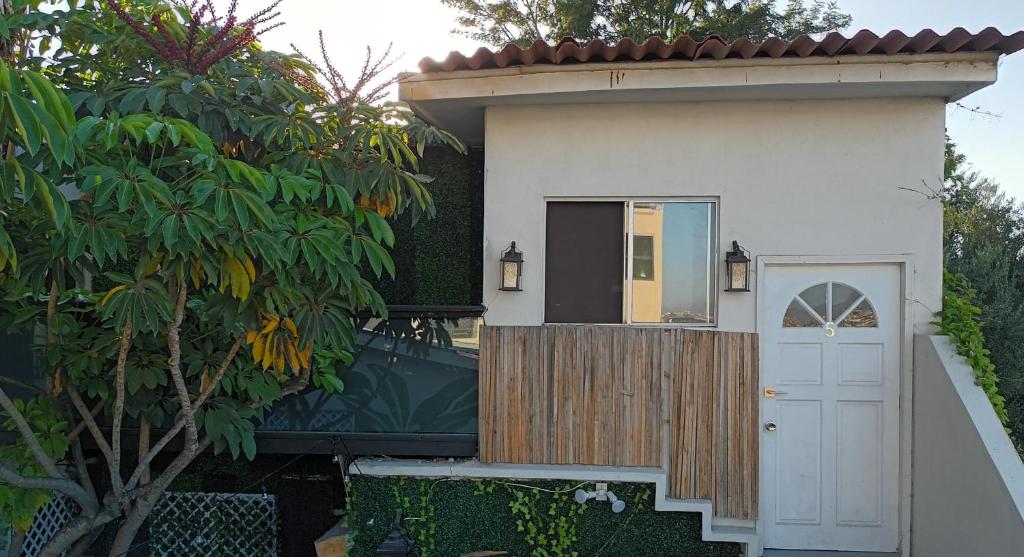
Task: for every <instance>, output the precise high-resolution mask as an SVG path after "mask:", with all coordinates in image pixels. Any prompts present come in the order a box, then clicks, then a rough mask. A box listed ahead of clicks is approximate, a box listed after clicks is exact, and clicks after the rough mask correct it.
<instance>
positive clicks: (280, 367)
mask: <svg viewBox="0 0 1024 557" xmlns="http://www.w3.org/2000/svg"><path fill="white" fill-rule="evenodd" d="M280 343H281V339H280V338H278V346H277V347H276V353H275V354H274V369H276V370H277V372H278V373H282V372H283V371H284V353H285V350H284V347H283V346H280Z"/></svg>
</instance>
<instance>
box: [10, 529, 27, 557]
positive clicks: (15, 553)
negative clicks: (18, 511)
mask: <svg viewBox="0 0 1024 557" xmlns="http://www.w3.org/2000/svg"><path fill="white" fill-rule="evenodd" d="M26 536H28V532H21V531H18V530H13V531H12V532H11V545H10V547H9V548H8V549H7V557H21V551H22V548H23V547H24V545H25V537H26Z"/></svg>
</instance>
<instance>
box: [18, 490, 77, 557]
mask: <svg viewBox="0 0 1024 557" xmlns="http://www.w3.org/2000/svg"><path fill="white" fill-rule="evenodd" d="M74 514H75V504H74V503H73V502H72V501H71V499H68V498H67V497H65V496H63V495H61V494H59V493H55V494H54V495H53V497H52V498H51V499H50V502H49V503H47V504H45V505H43V507H42V508H41V509H39V510H38V511H37V512H36V518H35V520H34V521H33V522H32V528H31V529H30V530H29V531H28V534H27V535H26V536H25V543H24V545H22V546H21V548H22V555H24V556H25V557H36V555H39V551H40V550H42V549H43V546H44V545H46V542H48V541H50V538H52V537H53V535H54V534H56V533H57V531H58V530H60V529H61V528H63V527H64V525H65V524H67V523H68V521H69V520H71V518H72V517H73V516H74Z"/></svg>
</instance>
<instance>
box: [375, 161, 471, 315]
mask: <svg viewBox="0 0 1024 557" xmlns="http://www.w3.org/2000/svg"><path fill="white" fill-rule="evenodd" d="M422 170H423V172H424V173H426V174H429V175H430V176H432V177H433V178H434V181H433V182H431V183H430V193H431V195H432V196H433V198H434V204H435V207H436V208H437V212H436V214H435V215H434V217H433V218H431V219H429V220H420V221H419V222H418V223H416V225H415V226H413V223H412V217H411V215H403V216H401V217H399V218H398V220H397V221H396V223H395V226H394V230H395V238H396V240H395V248H394V249H393V250H392V257H394V260H395V278H394V279H390V278H389V277H384V278H383V279H382V280H381V281H379V284H378V285H377V288H378V290H379V291H380V293H381V296H382V297H383V298H384V299H385V300H386V301H387V302H388V303H389V304H413V305H472V304H479V303H481V292H480V289H481V285H482V283H483V278H482V277H483V269H482V265H483V153H481V152H480V151H471V152H470V154H469V156H468V157H467V156H464V155H462V154H460V153H458V152H456V151H454V150H452V149H445V148H440V147H435V148H428V149H427V150H426V152H425V154H424V156H423V161H422Z"/></svg>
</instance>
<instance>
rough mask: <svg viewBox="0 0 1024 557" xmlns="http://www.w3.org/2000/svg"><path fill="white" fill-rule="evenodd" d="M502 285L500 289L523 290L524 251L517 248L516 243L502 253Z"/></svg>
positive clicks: (508, 290) (509, 290)
mask: <svg viewBox="0 0 1024 557" xmlns="http://www.w3.org/2000/svg"><path fill="white" fill-rule="evenodd" d="M499 261H500V262H501V286H500V287H499V288H498V290H505V291H507V292H521V291H522V290H523V285H522V280H523V252H521V251H518V250H517V249H516V243H515V242H512V245H511V246H510V247H509V248H508V251H506V252H505V253H503V254H502V255H501V259H500V260H499Z"/></svg>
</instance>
